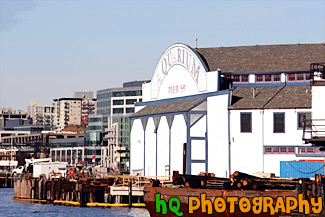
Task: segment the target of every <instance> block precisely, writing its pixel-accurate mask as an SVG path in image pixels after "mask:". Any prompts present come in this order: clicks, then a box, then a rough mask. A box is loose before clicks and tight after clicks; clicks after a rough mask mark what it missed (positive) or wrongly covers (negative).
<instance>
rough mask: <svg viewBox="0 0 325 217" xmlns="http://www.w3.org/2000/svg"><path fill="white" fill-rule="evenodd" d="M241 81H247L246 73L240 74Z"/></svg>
mask: <svg viewBox="0 0 325 217" xmlns="http://www.w3.org/2000/svg"><path fill="white" fill-rule="evenodd" d="M241 82H245V83H247V82H248V75H242V77H241Z"/></svg>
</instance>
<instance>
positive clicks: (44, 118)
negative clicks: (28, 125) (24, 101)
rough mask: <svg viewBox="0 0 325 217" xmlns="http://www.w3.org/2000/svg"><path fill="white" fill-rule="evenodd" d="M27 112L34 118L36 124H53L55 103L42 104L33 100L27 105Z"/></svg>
mask: <svg viewBox="0 0 325 217" xmlns="http://www.w3.org/2000/svg"><path fill="white" fill-rule="evenodd" d="M27 112H28V114H29V115H30V117H31V118H32V119H33V124H34V125H47V126H53V121H54V106H53V105H40V103H39V101H31V103H30V106H28V107H27Z"/></svg>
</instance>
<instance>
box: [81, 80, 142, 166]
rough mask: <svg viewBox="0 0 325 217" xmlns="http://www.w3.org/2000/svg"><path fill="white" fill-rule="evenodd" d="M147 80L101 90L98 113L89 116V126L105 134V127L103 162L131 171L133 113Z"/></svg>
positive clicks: (98, 96)
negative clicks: (130, 117) (131, 125)
mask: <svg viewBox="0 0 325 217" xmlns="http://www.w3.org/2000/svg"><path fill="white" fill-rule="evenodd" d="M146 82H148V81H132V82H126V83H124V84H123V87H120V88H109V89H104V90H98V91H97V115H91V116H89V128H88V129H89V131H97V134H101V135H102V132H103V131H104V137H103V140H104V141H101V142H100V143H101V144H103V147H107V148H106V149H105V148H104V149H102V153H101V156H102V163H103V164H104V165H106V166H108V167H111V168H114V169H117V170H121V171H128V167H129V166H128V165H129V160H130V159H129V152H130V128H129V124H130V121H129V116H130V115H131V114H133V113H134V104H135V103H137V102H141V101H142V84H143V83H146ZM100 131H101V132H100ZM86 138H87V136H86ZM98 138H102V137H101V136H99V137H98ZM106 144H107V145H106Z"/></svg>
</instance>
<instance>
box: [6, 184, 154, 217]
mask: <svg viewBox="0 0 325 217" xmlns="http://www.w3.org/2000/svg"><path fill="white" fill-rule="evenodd" d="M13 195H14V189H13V188H0V217H11V216H25V217H29V216H31V217H43V216H44V217H52V216H53V217H64V216H69V217H71V216H77V217H96V216H100V217H104V216H135V217H149V216H150V215H149V212H148V211H147V210H146V209H145V208H131V209H130V208H127V207H111V208H101V207H74V206H62V205H54V204H41V203H31V202H28V201H20V200H14V199H13Z"/></svg>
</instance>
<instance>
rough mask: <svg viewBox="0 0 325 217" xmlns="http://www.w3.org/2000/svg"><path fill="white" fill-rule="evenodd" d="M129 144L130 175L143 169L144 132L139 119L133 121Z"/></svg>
mask: <svg viewBox="0 0 325 217" xmlns="http://www.w3.org/2000/svg"><path fill="white" fill-rule="evenodd" d="M130 144H131V148H130V155H131V157H130V162H131V164H130V172H131V173H132V170H140V169H143V154H144V153H143V145H144V132H143V127H142V123H141V120H140V119H135V120H134V122H133V125H132V129H131V136H130ZM142 175H143V174H142Z"/></svg>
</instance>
